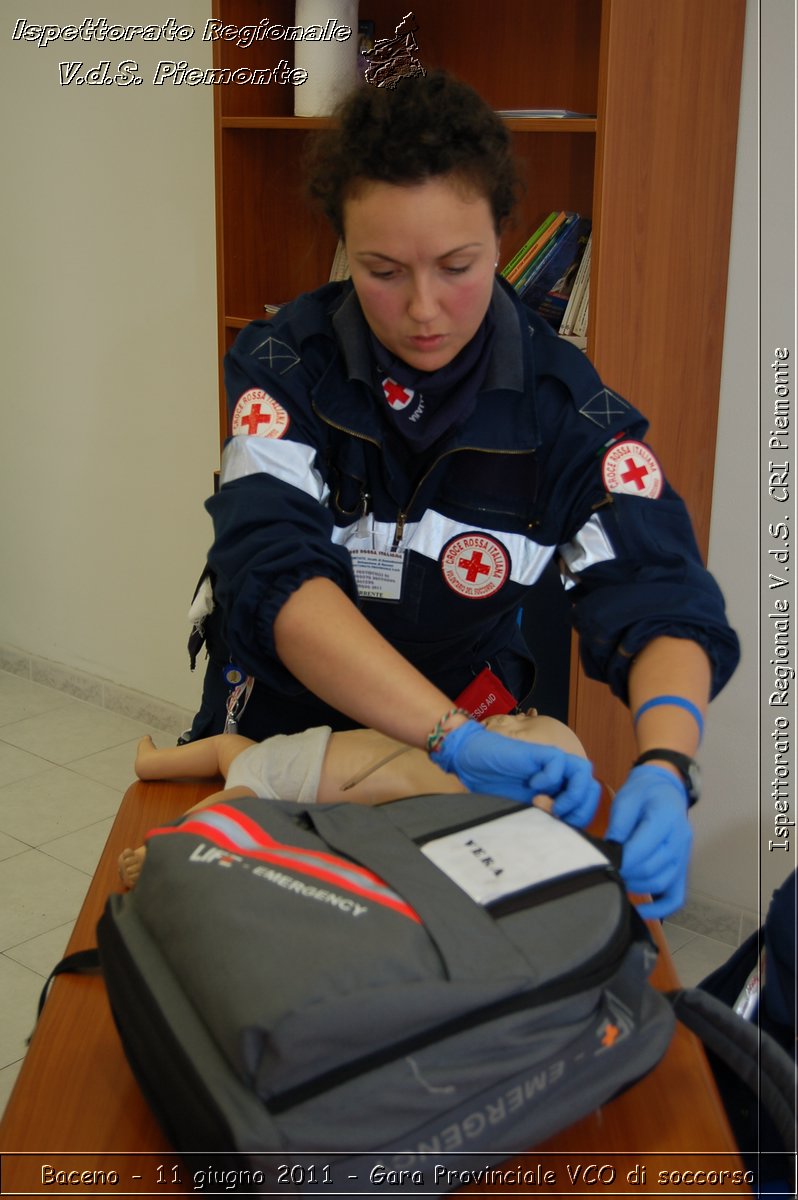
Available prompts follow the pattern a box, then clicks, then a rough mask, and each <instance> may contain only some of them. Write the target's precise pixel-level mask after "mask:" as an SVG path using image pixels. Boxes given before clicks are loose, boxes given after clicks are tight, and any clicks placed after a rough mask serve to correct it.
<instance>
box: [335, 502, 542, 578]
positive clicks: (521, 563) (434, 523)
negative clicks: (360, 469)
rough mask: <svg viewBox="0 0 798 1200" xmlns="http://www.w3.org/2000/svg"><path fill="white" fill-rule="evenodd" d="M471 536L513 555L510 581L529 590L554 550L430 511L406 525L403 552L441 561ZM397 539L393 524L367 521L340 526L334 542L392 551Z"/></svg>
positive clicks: (515, 534)
mask: <svg viewBox="0 0 798 1200" xmlns="http://www.w3.org/2000/svg"><path fill="white" fill-rule="evenodd" d="M469 533H484V534H485V535H486V536H487V537H490V538H493V539H495V540H496V541H497V542H501V544H502V545H503V546H504V547H505V549H506V550H507V551H508V553H509V555H510V564H511V569H510V578H511V579H512V580H513V582H514V583H519V584H521V585H522V586H524V587H530V586H531V585H532V584H533V583H536V582H537V581H538V579H539V578H540V576H541V575H542V574H543V571H544V570H545V568H546V565H547V563H548V562H549V561H550V559H551V558H552V556H553V554H554V552H555V547H554V546H543V545H541V544H540V543H539V542H533V541H532V540H531V539H530V538H528V537H525V536H524V534H522V533H506V532H505V531H504V530H495V529H488V528H486V527H485V526H482V525H464V524H463V523H462V522H461V521H453V520H451V519H450V518H449V517H444V516H443V515H442V514H441V513H438V512H435V510H434V509H428V510H427V512H425V513H424V516H423V517H422V518H421V520H420V521H417V522H413V523H412V524H407V525H405V528H404V532H403V536H402V541H401V545H400V549H401V550H414V551H415V552H416V553H417V554H423V555H424V556H425V557H426V558H431V559H434V560H435V561H437V560H439V559H440V557H441V554H442V552H443V548H444V546H447V545H448V544H449V542H451V541H452V540H453V539H454V538H457V537H464V536H465V535H467V534H469ZM395 535H396V525H395V524H393V523H392V522H390V521H375V520H374V519H373V518H372V517H370V516H369V517H364V518H362V519H361V520H359V521H355V522H354V523H353V524H352V525H345V526H338V527H337V528H336V529H335V531H334V533H333V540H334V541H336V542H337V543H338V544H339V545H342V546H346V547H347V549H349V550H358V549H359V550H364V549H370V550H382V551H385V550H390V549H391V547H392V545H393V540H394V537H395Z"/></svg>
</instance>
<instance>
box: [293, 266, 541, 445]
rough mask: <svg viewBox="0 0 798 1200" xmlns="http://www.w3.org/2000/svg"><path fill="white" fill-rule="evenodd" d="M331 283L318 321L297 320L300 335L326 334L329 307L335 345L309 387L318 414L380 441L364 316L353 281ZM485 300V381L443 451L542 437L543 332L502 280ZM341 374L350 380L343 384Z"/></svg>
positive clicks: (530, 442) (379, 415)
mask: <svg viewBox="0 0 798 1200" xmlns="http://www.w3.org/2000/svg"><path fill="white" fill-rule="evenodd" d="M333 286H334V287H337V288H338V289H339V290H338V292H337V294H336V293H334V292H332V289H329V290H330V299H331V300H333V301H337V302H335V303H333V305H332V306H328V305H327V304H323V305H321V304H320V305H319V306H318V308H317V310H316V312H317V313H318V315H319V316H321V314H322V312H323V313H324V319H323V320H322V321H317V320H310V321H309V320H307V318H306V319H305V320H304V321H303V322H302V325H303V331H302V332H303V336H302V339H301V340H303V341H304V340H305V338H306V337H310V336H312V335H313V334H314V333H321V332H324V333H326V335H327V336H328V337H329V334H330V324H329V314H330V312H331V311H332V323H331V324H332V332H333V335H334V337H335V340H336V342H337V344H338V348H339V350H340V355H336V356H335V358H334V360H333V361H332V362H331V363H330V365H329V367H328V369H327V371H325V373H324V377H323V379H322V380H320V381H319V384H318V385H317V386H316V388H315V389H314V405H315V407H316V410H317V412H318V413H319V415H320V416H321V417H322V418H323V419H325V420H329V421H330V422H331V423H332V424H334V425H338V426H339V427H343V428H346V429H349V430H351V431H352V432H354V433H356V434H359V435H360V436H363V437H367V438H369V439H370V440H371V441H374V442H377V443H378V444H380V445H381V444H382V442H383V440H384V436H385V430H386V427H385V423H384V421H383V416H382V413H381V411H380V409H379V402H378V400H377V399H376V397H375V396H374V392H373V387H374V363H373V358H372V354H371V348H370V345H369V338H368V327H367V325H366V320H365V317H364V316H363V312H362V309H361V307H360V303H359V301H358V298H357V294H356V292H355V290H354V288H353V287H352V285H351V283H347V284H345V285H343V287H342V288H341V285H333ZM325 292H328V289H327V288H323V289H321V291H320V292H319V293H317V294H316V295H317V296H318V297H319V299H320V300H322V299H323V298H324V293H325ZM303 299H309V297H307V298H304V297H303ZM491 306H492V309H493V316H494V321H495V334H494V339H493V346H492V348H491V357H490V362H489V364H488V371H487V375H486V378H485V382H484V384H483V387H482V390H481V392H480V395H479V398H478V400H477V404H476V407H475V409H474V412H473V413H472V415H471V417H470V418H469V419H468V421H467V422H466V424H465V425H464V426H463V427H462V428H461V429H460V430H459V431H458V432H457V433H456V434H455V435H454V437H452V438H451V439H450V440H449V441H448V442H447V443H446V445H445V447H443V448H442V449H443V450H453V449H459V448H464V447H467V446H469V447H473V448H475V449H484V450H503V451H505V452H507V451H514V452H517V451H519V450H520V451H523V450H531V449H534V448H535V447H537V445H538V444H539V442H540V433H539V427H538V421H537V412H536V405H535V375H536V372H535V361H534V359H535V349H534V346H535V340H536V338H539V337H540V336H543V335H541V334H539V333H536V332H535V330H534V329H533V328H532V326H531V325H530V324H529V321H528V319H527V314H526V311H525V309H524V307H523V305H522V304H521V303H520V301H519V300H518V298H517V296H516V294H515V292H514V291H513V289H512V288H510V287H509V286H508V285H507V284H505V283H504V281H501V280H499V279H496V281H495V282H494V287H493V296H492V298H491ZM307 315H308V316H310V314H309V313H308V314H307ZM344 380H348V381H349V383H350V387H349V388H347V387H346V386H345V384H344ZM353 384H354V385H358V384H360V385H362V387H357V386H354V387H352V386H351V385H353Z"/></svg>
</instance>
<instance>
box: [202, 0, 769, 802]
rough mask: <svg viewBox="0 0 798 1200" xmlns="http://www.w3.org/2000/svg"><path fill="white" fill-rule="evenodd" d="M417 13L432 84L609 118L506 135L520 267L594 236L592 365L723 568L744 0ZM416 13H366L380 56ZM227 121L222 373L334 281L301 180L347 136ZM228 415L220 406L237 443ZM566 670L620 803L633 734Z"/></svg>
mask: <svg viewBox="0 0 798 1200" xmlns="http://www.w3.org/2000/svg"><path fill="white" fill-rule="evenodd" d="M413 11H414V12H415V16H416V20H417V22H418V31H417V33H416V37H417V41H418V46H419V56H420V58H421V61H422V63H423V64H424V66H426V67H428V68H434V67H438V66H443V67H446V68H447V69H449V70H450V71H451V72H452V73H453V74H455V75H457V76H459V77H460V78H462V79H465V80H466V81H467V82H469V83H471V84H472V85H473V86H474V87H475V88H476V89H477V91H479V92H480V93H481V94H482V95H483V96H484V98H485V99H486V100H487V101H488V103H489V104H491V105H492V106H493V107H494V108H496V109H497V110H502V111H508V110H509V111H517V110H528V109H552V108H557V109H567V110H569V111H572V112H577V113H596V117H595V118H529V117H518V116H510V117H506V118H505V119H506V120H507V124H508V127H509V128H510V130H511V133H512V137H513V142H514V146H515V149H516V152H517V154H518V156H519V157H520V159H521V160H522V162H523V164H524V167H525V175H526V178H525V191H524V195H523V198H522V201H521V204H520V206H519V212H518V217H517V221H516V224H515V226H514V228H512V229H510V230H508V232H507V234H506V238H505V242H504V245H503V251H504V250H507V251H509V252H511V251H512V249H514V248H517V246H519V245H520V244H521V243H522V241H523V240H524V239H525V238H526V237H527V236H528V235H529V233H530V232H531V230H532V229H535V228H537V226H538V225H539V224H540V222H541V221H542V219H543V218H544V217H545V216H546V214H547V213H549V212H551V211H552V210H554V209H557V210H559V209H569V210H571V211H574V212H578V213H581V214H582V215H583V216H588V217H591V218H592V221H593V258H592V267H591V292H590V324H589V328H588V354H589V356H590V357H591V359H592V360H593V361H594V363H595V364H596V366H597V368H598V370H599V371H600V373H601V374H602V376H603V378H604V379H605V381H606V383H607V384H608V385H609V386H610V387H613V388H615V389H616V390H617V391H618V392H620V393H621V394H623V395H626V396H627V397H628V398H629V399H630V400H631V401H632V402H633V403H635V404H637V405H639V407H640V408H641V409H642V410H643V411H644V412H645V413H646V415H647V416H648V417H649V419H650V421H651V430H650V434H649V437H650V440H651V442H652V444H653V446H654V448H655V450H656V451H657V453H658V455H659V456H660V457H661V458H662V460H663V462H664V464H665V466H666V469H667V471H668V475H669V478H670V479H671V481H672V483H673V485H674V486H675V487H676V488H677V490H679V491H680V492H681V493H682V494H683V495H684V497H685V499H686V501H687V503H688V506H689V507H690V510H691V512H692V514H693V519H694V522H695V526H696V533H697V537H698V541H699V545H700V546H701V547H702V548H703V549H704V550H706V547H707V544H708V536H709V516H710V508H711V497H712V455H713V447H714V444H715V435H716V427H717V405H718V392H719V384H720V367H721V356H722V343H723V323H724V308H725V293H726V276H727V270H728V245H729V233H730V227H731V203H732V192H733V183H734V163H735V148H736V135H737V110H738V101H739V82H740V69H741V62H742V43H743V25H744V15H745V0H701V2H700V3H696V2H695V0H558V2H557V4H555V5H552V4H551V3H550V2H549V0H501V3H500V4H497V5H494V6H493V8H492V9H491V10H490V13H489V15H488V10H487V9H486V6H485V5H484V0H458V4H457V5H444V4H442V3H440V0H415V3H414V6H413ZM406 12H407V8H406V7H405V6H404V4H402V3H400V2H399V0H360V16H361V18H368V19H370V20H373V21H374V22H375V29H376V34H377V36H378V37H385V36H390V35H391V34H392V33H393V31H394V28H395V26H396V25H397V24H398V23H399V21H400V20H401V19H402V18H403V17H404V15H405V13H406ZM213 15H214V17H218V18H221V19H222V20H223V21H224V22H225V23H229V24H232V25H237V26H243V25H248V24H252V25H257V23H258V21H259V20H261V19H262V18H264V17H268V18H269V20H270V21H271V22H273V23H274V24H278V23H279V24H285V25H290V24H292V23H293V17H294V0H268V3H267V0H213ZM291 53H292V47H291V45H290V43H280V42H278V43H274V42H259V43H254V44H253V45H252V46H250V47H248V48H246V49H242V48H240V47H237V46H236V45H235V44H234V43H233V42H227V41H220V42H216V43H214V55H215V59H214V62H215V65H216V66H217V67H228V66H229V67H232V68H235V67H245V68H250V69H252V68H267V67H273V66H275V65H276V64H277V62H278V60H279V59H281V58H284V59H290V57H291ZM214 104H215V136H216V196H217V278H218V312H219V324H218V329H219V351H220V360H221V356H222V355H223V353H224V352H225V351H226V349H227V348H228V347H229V345H230V344H231V343H232V341H233V340H234V338H235V335H236V333H237V331H238V330H239V329H241V328H242V327H243V326H244V325H245V324H246V323H247V322H248V321H250V320H252V319H256V318H263V317H264V316H265V313H264V304H266V303H277V304H280V303H284V302H285V301H288V300H290V299H292V297H294V296H296V295H298V294H299V293H300V292H303V291H308V290H310V289H312V288H315V287H318V286H320V285H321V284H322V283H324V282H325V281H326V279H327V277H328V275H329V270H330V265H331V263H332V260H333V255H334V253H335V245H336V239H335V236H334V235H333V233H332V231H331V230H328V229H327V228H326V227H325V225H324V224H323V222H322V221H321V220H320V219H319V218H318V217H317V216H316V215H315V214H313V213H312V212H311V211H310V210H309V208H308V206H307V204H306V203H305V200H304V196H303V191H302V181H301V169H300V160H301V152H302V145H303V142H304V139H305V138H306V137H307V136H308V135H309V134H310V133H311V132H312V131H313V130H314V129H319V128H322V127H324V126H325V125H327V124H328V123H329V122H328V121H327V120H326V119H325V118H297V117H294V116H293V92H292V89H290V88H286V87H277V86H255V85H242V86H236V87H232V86H227V87H217V88H215V89H214ZM685 212H689V213H690V214H691V220H690V222H687V223H686V222H685V221H684V214H685ZM220 380H221V364H220ZM221 391H222V389H221V387H220V392H221ZM225 411H226V410H225V403H224V397H223V395H222V396H221V400H220V415H219V431H220V438H224V436H225V433H226V428H225V427H226V416H225ZM547 632H548V631H547ZM561 658H562V661H561V665H560V669H559V673H560V674H562V673H563V672H565V673H567V671H568V667H567V663H568V661H569V659H570V664H571V665H570V685H569V687H568V688H566V691H567V692H568V718H569V721H570V723H571V724H572V725H573V726H574V727H575V729H576V730H577V732H578V733H579V735H580V737H581V738H582V740H583V741H584V743H585V745H586V746H587V748H588V751H589V753H590V755H591V757H592V758H593V759H594V762H595V766H596V771H597V773H598V774H599V775H600V776H601V777H602V778H603V779H605V780H606V781H607V782H608V783H609V784H611V785H613V786H618V785H619V784H620V782H621V781H622V779H623V778H624V777H625V775H626V772H627V770H628V766H629V762H630V761H631V749H632V742H631V736H630V735H629V734H628V732H627V730H628V724H629V722H628V716H627V715H626V713H625V710H623V709H622V708H621V706H620V704H619V703H618V702H616V701H612V700H611V698H610V697H609V696H608V693H607V691H606V688H604V687H603V685H598V684H594V683H592V682H591V681H589V680H587V679H586V678H585V677H584V675H583V673H582V671H581V668H579V666H578V665H577V662H576V656H575V654H572V653H569V647H568V645H567V639H566V645H565V648H564V650H563V652H562V656H561Z"/></svg>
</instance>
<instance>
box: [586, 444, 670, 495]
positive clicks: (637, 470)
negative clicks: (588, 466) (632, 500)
mask: <svg viewBox="0 0 798 1200" xmlns="http://www.w3.org/2000/svg"><path fill="white" fill-rule="evenodd" d="M601 477H602V479H603V480H604V486H605V488H606V489H607V491H608V492H625V493H626V494H627V495H629V496H642V497H643V498H644V499H646V500H656V499H657V497H658V496H659V495H660V494H661V492H662V488H663V486H664V483H665V476H664V475H663V473H662V467H661V466H660V465H659V463H658V462H657V460H656V458H655V457H654V455H653V454H652V452H651V451H650V450H649V448H648V446H645V445H644V444H643V443H642V442H616V443H615V445H614V446H610V448H609V450H608V451H607V453H606V454H605V455H604V458H603V460H602V463H601Z"/></svg>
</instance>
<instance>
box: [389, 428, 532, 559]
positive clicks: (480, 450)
mask: <svg viewBox="0 0 798 1200" xmlns="http://www.w3.org/2000/svg"><path fill="white" fill-rule="evenodd" d="M463 450H468V451H470V452H471V453H472V454H508V455H509V454H512V455H515V456H516V457H517V456H518V455H520V454H534V453H535V450H534V449H532V450H488V449H486V448H485V447H484V446H455V447H454V449H452V450H446V451H445V452H444V453H443V454H439V455H438V457H437V458H436V459H435V461H434V462H433V463H432V464H431V465H430V466H429V467H428V468H427V470H426V471H425V472H424V474H423V475H422V476H421V479H419V481H418V483H417V484H416V486H415V488H414V489H413V494H412V496H411V497H410V500H409V502H408V503H407V505H406V506H405V509H404V511H403V510H402V509H400V510H399V512H398V513H397V516H396V531H395V533H394V539H393V545H392V546H391V551H392V552H393V551H396V550H398V549H399V546H400V544H401V541H402V538H403V537H404V532H405V525H406V524H407V516H408V513H409V512H410V510H411V509H412V507H413V504H414V503H415V499H416V496H417V495H418V493H419V491H420V490H421V488H422V486H423V485H424V484H425V483H426V481H427V480H428V479H429V477H430V475H431V474H432V472H433V471H434V470H435V468H436V467H437V465H438V463H441V462H443V460H444V459H445V458H449V457H451V455H453V454H460V453H461V452H462V451H463ZM496 511H500V510H496Z"/></svg>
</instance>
